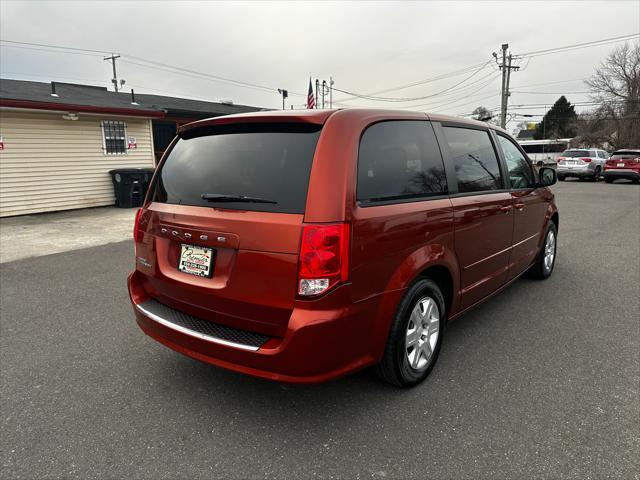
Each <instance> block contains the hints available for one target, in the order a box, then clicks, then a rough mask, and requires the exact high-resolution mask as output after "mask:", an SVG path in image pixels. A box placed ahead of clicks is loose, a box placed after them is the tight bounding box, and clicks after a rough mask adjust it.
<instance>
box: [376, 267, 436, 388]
mask: <svg viewBox="0 0 640 480" xmlns="http://www.w3.org/2000/svg"><path fill="white" fill-rule="evenodd" d="M445 323H446V311H445V303H444V297H443V296H442V292H441V291H440V288H439V287H438V285H437V284H436V283H435V282H433V281H432V280H429V279H426V278H423V279H420V280H418V281H417V282H415V283H414V284H413V285H412V286H411V287H409V289H408V290H407V292H406V293H405V295H404V297H403V298H402V301H401V302H400V305H399V306H398V310H397V312H396V314H395V316H394V318H393V323H392V325H391V329H390V331H389V337H388V339H387V345H386V348H385V352H384V355H383V356H382V360H381V361H380V363H379V364H378V365H376V367H375V371H376V373H377V375H378V376H379V377H380V378H381V379H382V380H384V381H386V382H388V383H391V384H392V385H395V386H398V387H405V388H406V387H413V386H414V385H417V384H418V383H420V382H422V381H423V380H424V379H425V378H427V376H428V375H429V373H430V372H431V370H432V369H433V366H434V365H435V363H436V361H437V359H438V354H439V353H440V346H441V345H442V337H443V333H444V327H445Z"/></svg>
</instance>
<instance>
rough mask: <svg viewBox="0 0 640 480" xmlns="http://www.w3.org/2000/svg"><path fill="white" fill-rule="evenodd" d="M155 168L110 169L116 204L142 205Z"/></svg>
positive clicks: (129, 206)
mask: <svg viewBox="0 0 640 480" xmlns="http://www.w3.org/2000/svg"><path fill="white" fill-rule="evenodd" d="M153 171H154V169H153V168H118V169H115V170H110V171H109V173H110V174H111V181H112V182H113V193H114V194H115V196H116V206H118V207H120V208H131V207H140V206H142V202H144V196H145V195H146V193H147V190H148V188H149V184H150V183H151V177H152V176H153Z"/></svg>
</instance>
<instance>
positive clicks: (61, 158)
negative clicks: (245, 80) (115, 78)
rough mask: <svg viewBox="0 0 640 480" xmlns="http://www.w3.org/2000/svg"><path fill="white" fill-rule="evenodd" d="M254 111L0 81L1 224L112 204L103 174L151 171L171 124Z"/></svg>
mask: <svg viewBox="0 0 640 480" xmlns="http://www.w3.org/2000/svg"><path fill="white" fill-rule="evenodd" d="M257 110H260V109H259V108H256V107H249V106H245V105H233V104H227V103H216V102H204V101H198V100H190V99H184V98H173V97H164V96H159V95H137V94H136V95H135V96H134V95H133V94H132V92H127V93H124V92H121V93H115V92H111V91H108V90H107V89H106V88H104V87H94V86H90V85H76V84H68V83H53V82H52V83H50V84H49V83H41V82H29V81H22V80H7V79H2V80H0V217H6V216H12V215H23V214H30V213H39V212H49V211H57V210H67V209H74V208H85V207H95V206H104V205H112V204H114V201H115V198H114V196H113V187H112V184H111V179H110V176H109V174H108V172H109V170H112V169H114V168H128V167H153V166H154V165H155V164H156V162H157V160H158V159H159V158H160V155H161V154H162V152H164V150H165V149H166V147H167V145H168V144H169V142H170V141H171V139H172V138H173V137H174V136H175V133H176V127H177V125H180V124H182V123H187V122H190V121H193V120H197V119H200V118H206V117H213V116H220V115H227V114H232V113H243V112H250V111H257Z"/></svg>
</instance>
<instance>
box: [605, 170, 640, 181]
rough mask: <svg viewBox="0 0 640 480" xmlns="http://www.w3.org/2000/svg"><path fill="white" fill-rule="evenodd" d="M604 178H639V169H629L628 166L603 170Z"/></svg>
mask: <svg viewBox="0 0 640 480" xmlns="http://www.w3.org/2000/svg"><path fill="white" fill-rule="evenodd" d="M603 175H604V178H612V179H614V180H615V179H617V178H627V179H630V180H640V171H638V170H631V169H630V168H620V169H617V170H605V171H604V174H603Z"/></svg>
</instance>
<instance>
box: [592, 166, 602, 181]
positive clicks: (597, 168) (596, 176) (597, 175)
mask: <svg viewBox="0 0 640 480" xmlns="http://www.w3.org/2000/svg"><path fill="white" fill-rule="evenodd" d="M599 179H600V167H596V171H595V173H594V174H593V178H592V179H591V180H593V181H594V182H597V181H598V180H599Z"/></svg>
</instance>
